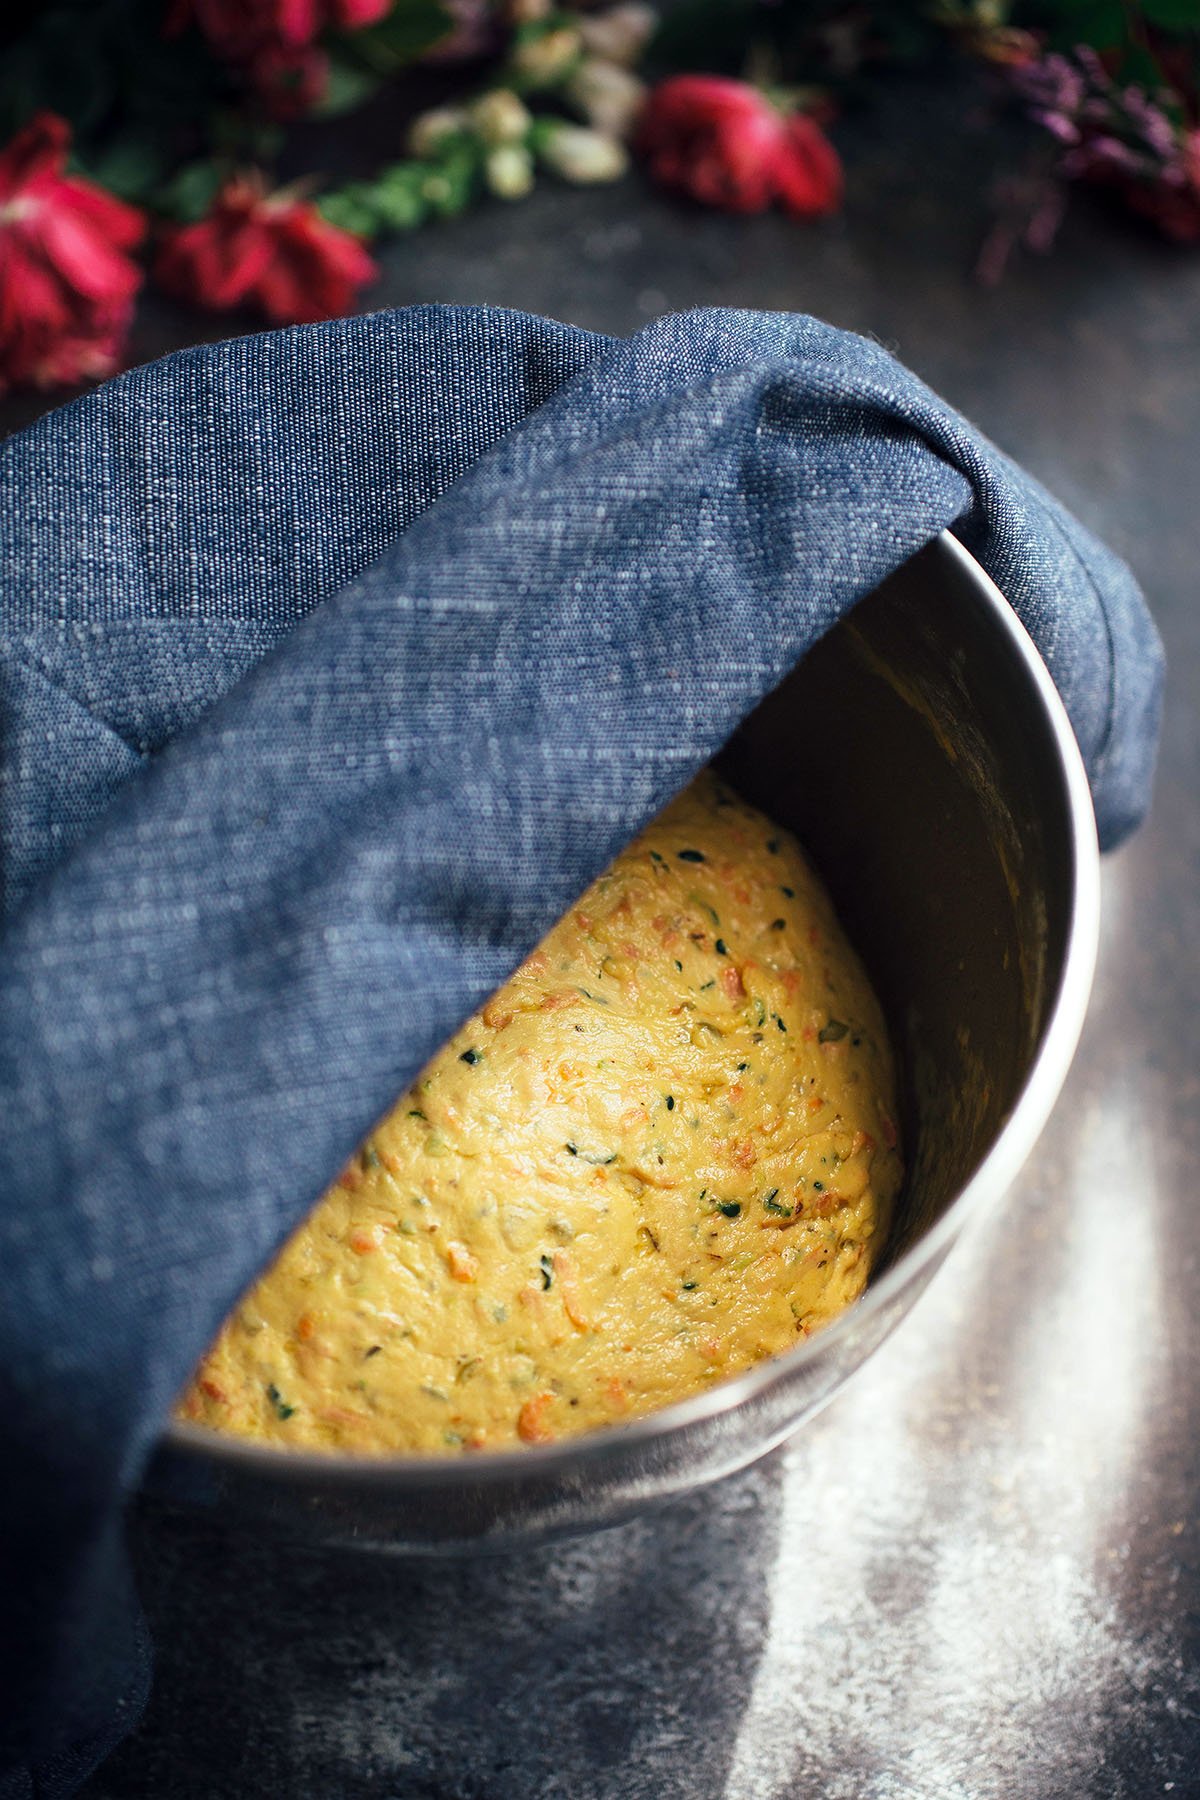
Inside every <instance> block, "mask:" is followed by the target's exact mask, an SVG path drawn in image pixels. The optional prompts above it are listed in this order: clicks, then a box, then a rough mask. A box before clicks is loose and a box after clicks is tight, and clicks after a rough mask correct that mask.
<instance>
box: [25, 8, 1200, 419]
mask: <svg viewBox="0 0 1200 1800" xmlns="http://www.w3.org/2000/svg"><path fill="white" fill-rule="evenodd" d="M917 65H920V66H922V67H923V68H926V69H927V70H929V71H931V72H932V73H933V74H934V76H935V77H936V78H937V79H939V80H944V81H945V82H946V83H955V82H960V83H961V82H962V81H963V79H964V76H965V74H966V73H967V72H968V70H969V71H970V73H971V75H972V78H973V79H975V80H976V81H980V82H981V93H982V95H983V97H984V104H983V116H982V117H980V118H977V119H976V120H975V124H974V128H975V129H976V130H977V131H979V130H982V131H985V132H991V133H992V134H993V135H994V142H995V154H994V157H993V158H992V159H991V165H990V166H991V168H992V188H991V194H990V200H991V221H992V222H991V225H990V228H989V229H988V230H987V232H986V233H985V235H984V238H983V241H982V242H980V243H975V244H964V245H963V257H964V261H965V262H968V263H971V264H973V266H974V269H975V272H976V274H977V275H978V277H979V279H980V280H981V281H983V282H985V283H992V284H994V283H996V282H998V281H1000V280H1001V279H1002V278H1003V273H1004V269H1005V266H1006V264H1007V263H1008V261H1009V259H1010V258H1011V257H1012V256H1013V255H1014V254H1020V253H1024V252H1025V251H1027V250H1032V251H1035V252H1046V251H1048V250H1049V249H1050V248H1051V247H1052V245H1053V243H1054V240H1055V236H1056V233H1057V231H1058V227H1059V224H1060V222H1061V219H1062V216H1063V213H1064V209H1065V207H1066V205H1067V203H1068V199H1069V196H1070V193H1071V191H1072V189H1073V188H1075V187H1077V186H1078V185H1080V184H1085V185H1087V186H1088V187H1089V188H1091V189H1093V190H1098V191H1099V192H1100V193H1102V195H1103V197H1104V199H1105V202H1106V203H1107V204H1110V205H1111V206H1112V207H1114V208H1115V209H1118V210H1121V211H1124V212H1126V213H1132V214H1133V215H1135V216H1136V217H1137V218H1138V219H1139V220H1141V221H1143V222H1144V224H1145V227H1146V228H1147V229H1151V230H1154V231H1156V232H1158V233H1160V234H1162V235H1163V236H1165V237H1166V238H1167V239H1169V240H1172V241H1174V242H1176V243H1178V244H1180V245H1184V246H1186V245H1194V244H1197V243H1200V117H1198V77H1200V0H1145V3H1144V4H1141V5H1133V4H1127V3H1124V0H1043V3H1041V4H1028V5H1026V4H1021V3H1019V0H1017V3H1015V4H1011V5H1010V4H1005V3H1004V0H878V3H876V4H870V3H869V0H861V3H859V4H845V3H837V0H675V3H673V4H663V5H660V6H658V7H655V6H652V5H649V4H646V3H645V0H619V3H618V4H615V5H604V4H601V5H595V6H585V5H573V6H571V7H568V8H565V9H564V8H561V7H556V6H555V5H554V4H553V0H57V3H55V4H50V5H46V6H43V7H41V8H39V9H38V10H37V11H36V13H35V14H34V15H33V16H32V17H29V16H28V15H27V16H26V17H25V19H24V20H23V21H15V22H14V21H10V22H9V23H8V24H7V25H6V26H3V27H0V145H2V146H3V147H2V148H0V392H3V391H5V390H6V389H9V388H12V387H18V386H23V385H34V386H38V387H54V386H56V385H58V384H77V383H78V382H79V381H81V380H87V379H99V378H102V377H103V376H105V375H108V374H110V373H112V372H113V370H114V369H116V368H119V367H120V366H121V361H122V356H123V353H124V347H125V344H126V340H127V337H128V333H129V329H130V325H131V322H132V319H133V315H134V309H135V307H136V305H137V302H138V296H139V294H140V293H141V292H142V290H143V288H144V286H145V285H146V284H147V283H149V284H151V285H154V286H156V287H158V288H159V289H161V290H162V291H164V292H166V293H169V294H171V295H173V296H174V297H175V298H176V299H177V300H181V301H183V302H184V303H185V304H187V305H190V306H194V307H197V308H202V309H206V310H208V311H212V312H223V311H230V310H234V309H236V310H237V311H238V312H239V313H241V314H243V315H244V314H245V313H246V312H250V313H253V314H257V315H258V316H260V317H261V318H262V319H263V320H264V321H265V322H270V323H275V324H287V323H292V322H301V321H306V320H313V319H321V318H328V317H334V316H337V315H339V314H342V313H346V312H350V311H354V310H355V309H357V308H358V307H360V306H362V305H369V303H370V290H371V283H372V281H373V280H374V279H375V276H376V273H377V270H376V264H375V261H374V259H373V257H372V253H371V247H372V245H373V244H375V243H376V242H377V241H379V240H380V239H383V238H386V237H390V236H397V235H401V234H405V233H411V232H415V231H418V230H422V229H426V228H430V227H433V226H435V225H436V223H437V221H438V220H440V219H445V218H448V217H452V216H454V215H456V214H459V213H462V212H464V211H466V210H467V209H468V208H470V207H472V206H485V205H490V206H503V205H512V204H516V203H518V202H520V200H521V199H522V198H524V196H525V195H527V194H528V193H529V192H530V191H531V189H532V188H533V186H534V184H535V183H536V182H537V181H539V180H541V179H543V178H546V179H551V180H556V181H559V182H565V183H569V184H570V183H574V184H585V185H586V184H594V183H602V182H613V181H618V180H620V179H621V178H623V177H625V176H626V175H627V173H628V172H629V171H630V170H632V171H633V172H634V178H635V179H641V180H644V181H649V182H652V183H655V184H657V185H658V186H660V187H662V188H664V189H666V190H669V191H670V192H671V193H673V194H674V195H675V196H676V197H677V201H678V204H679V205H680V206H681V207H693V208H694V207H717V208H722V209H725V210H727V211H731V212H741V213H752V212H762V211H765V210H766V209H768V208H772V207H774V208H778V209H780V210H781V211H782V212H783V213H784V214H786V215H787V216H788V217H789V218H791V219H792V220H794V221H796V228H797V229H798V230H799V229H803V224H804V222H805V221H807V220H810V219H815V218H820V217H822V216H826V215H829V214H831V213H835V212H836V211H838V209H839V208H840V207H841V206H842V204H843V176H842V164H841V160H840V156H839V150H838V137H839V122H840V121H842V120H843V119H845V118H846V117H847V116H849V115H852V114H855V113H861V112H863V111H864V110H869V109H870V108H871V106H872V104H873V99H874V97H875V96H876V95H877V94H878V91H879V87H880V84H883V83H886V82H888V81H889V79H894V78H895V77H896V76H897V74H899V73H901V72H903V71H904V70H911V69H912V68H913V67H914V66H917ZM364 118H369V119H370V120H371V122H372V128H371V131H370V133H369V141H370V143H371V144H372V145H375V146H377V145H378V144H379V143H380V142H386V143H388V144H389V145H390V154H389V155H388V156H387V157H386V159H384V160H383V161H382V162H378V161H374V162H372V163H371V165H370V166H369V167H367V166H364V167H362V168H360V169H357V170H355V172H354V174H353V178H347V175H346V172H345V167H344V165H345V163H346V161H347V158H346V156H345V155H338V156H331V154H330V148H331V144H332V143H333V142H335V141H337V142H339V143H340V142H342V141H343V140H346V141H349V140H352V139H353V138H354V135H355V125H354V121H356V120H361V119H364ZM341 120H345V121H347V124H346V127H345V129H344V131H341V132H339V133H337V134H335V136H334V137H331V130H330V123H331V122H332V121H341ZM1014 126H1016V127H1017V129H1014ZM349 160H350V161H351V162H353V160H354V158H353V156H351V157H350V159H349ZM360 160H361V159H360ZM335 169H336V173H335ZM630 192H631V200H630V204H631V207H632V206H633V205H634V204H635V199H634V197H633V189H632V186H631V189H630ZM896 228H897V229H898V230H903V219H898V220H897V221H896Z"/></svg>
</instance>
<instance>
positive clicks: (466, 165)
mask: <svg viewBox="0 0 1200 1800" xmlns="http://www.w3.org/2000/svg"><path fill="white" fill-rule="evenodd" d="M479 166H480V165H479V157H478V155H477V153H476V152H475V151H474V150H473V149H470V148H468V147H467V146H466V145H456V146H455V147H454V148H453V149H452V150H451V152H450V154H449V155H448V156H445V157H443V158H442V159H441V160H440V161H438V162H431V163H427V164H425V165H423V166H422V175H421V184H420V194H421V198H422V200H423V201H424V202H425V204H426V206H427V207H428V209H429V211H430V212H431V213H433V214H435V215H436V216H437V217H438V218H439V219H453V218H456V217H457V215H458V214H459V213H460V212H462V211H464V210H465V208H466V207H467V206H468V205H469V203H470V201H471V199H472V197H473V195H474V192H475V187H476V184H477V182H478V179H479Z"/></svg>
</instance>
